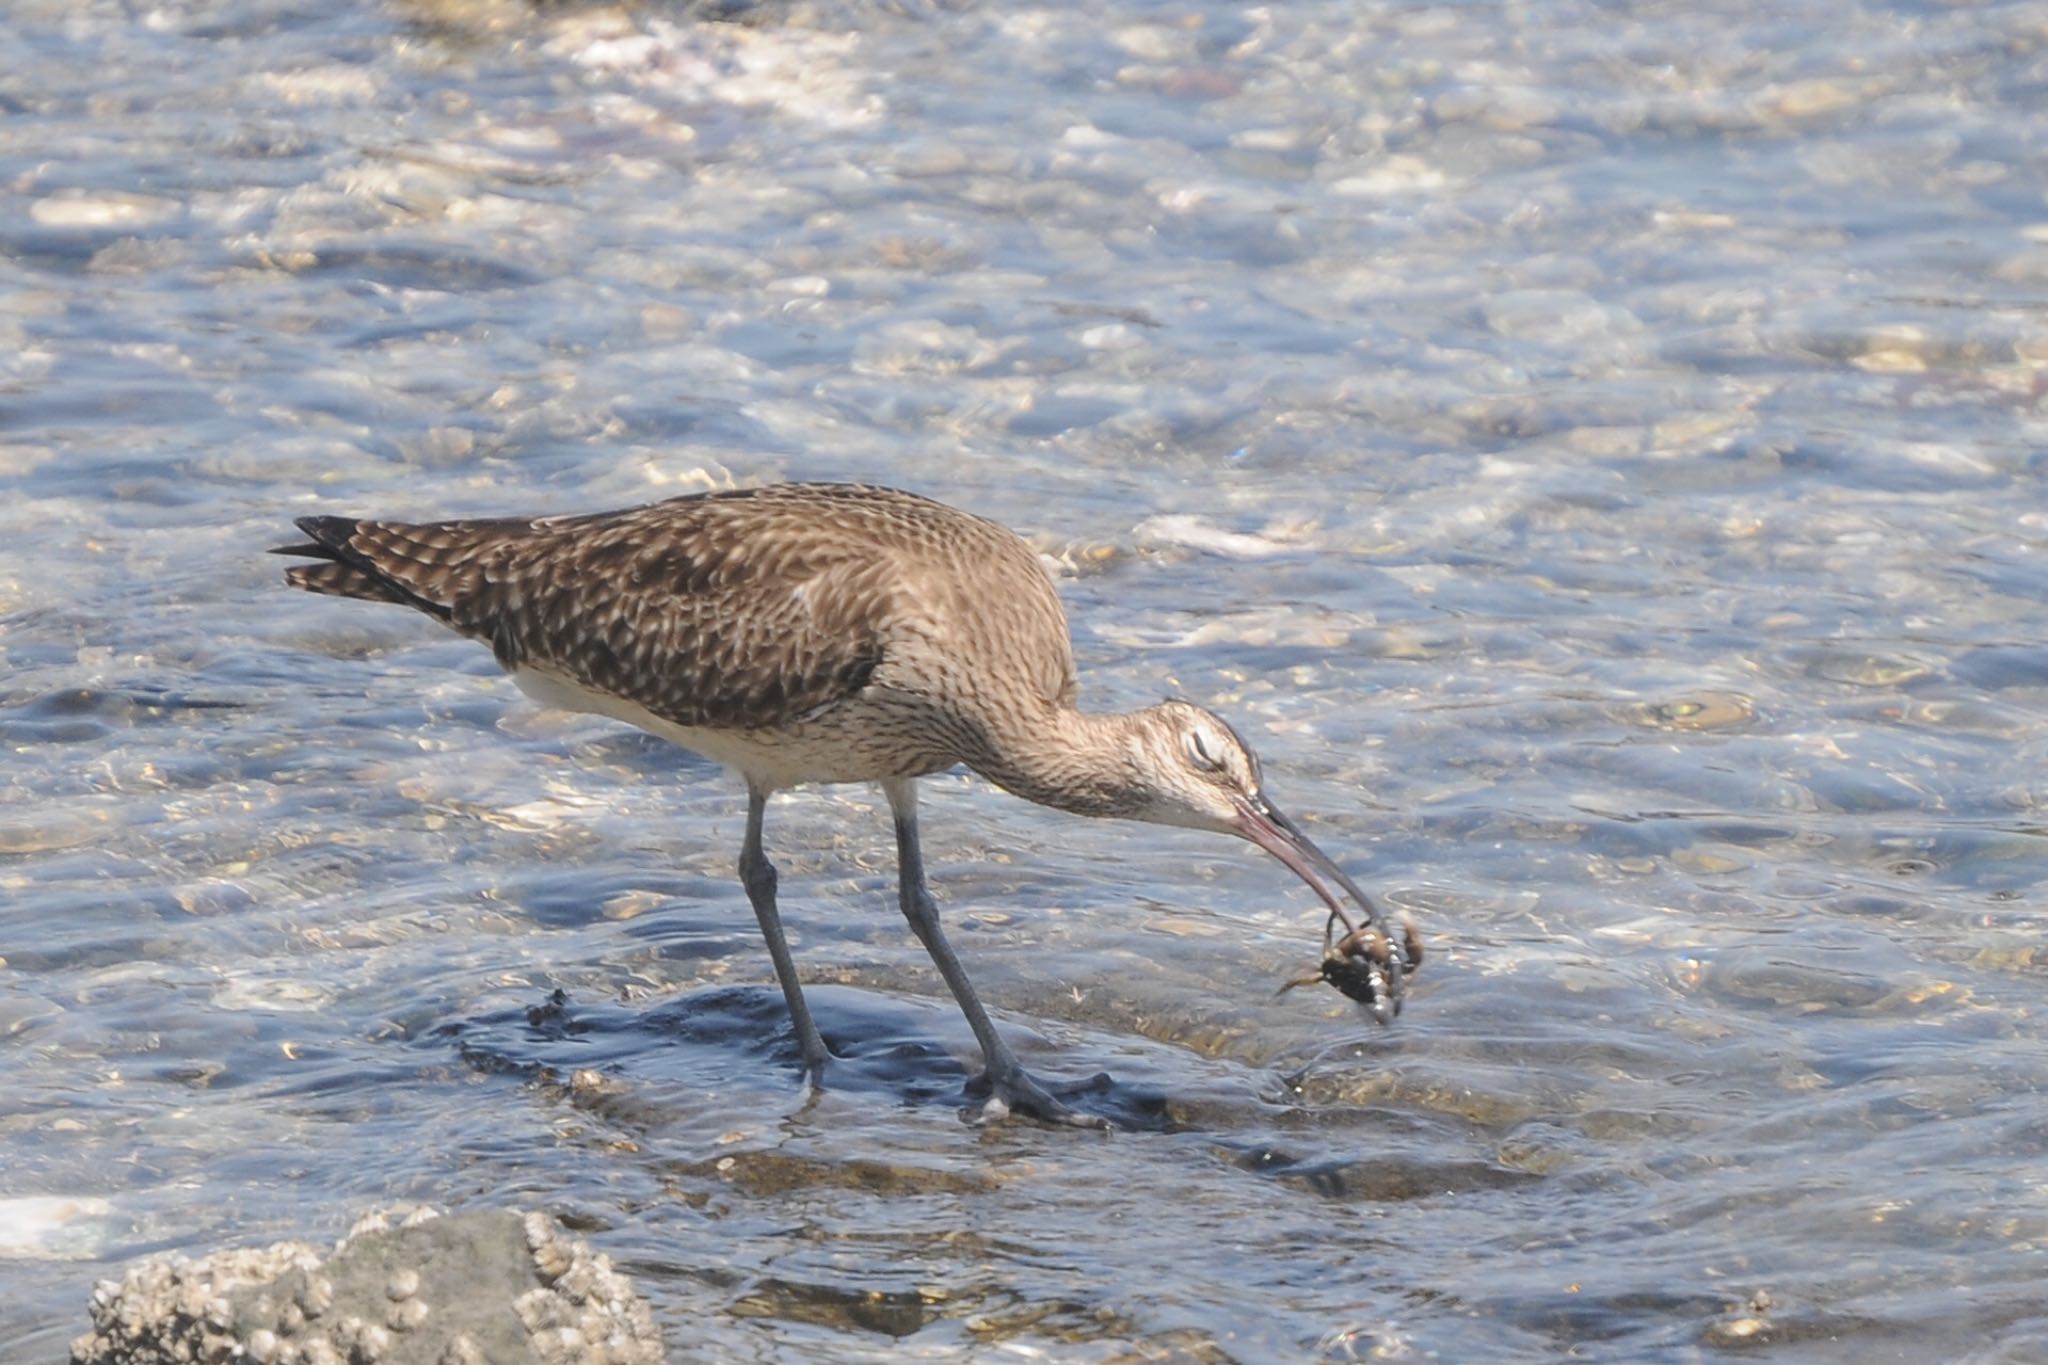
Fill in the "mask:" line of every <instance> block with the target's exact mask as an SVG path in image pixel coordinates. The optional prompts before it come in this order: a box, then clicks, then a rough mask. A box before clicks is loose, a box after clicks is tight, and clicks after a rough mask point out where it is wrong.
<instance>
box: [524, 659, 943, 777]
mask: <svg viewBox="0 0 2048 1365" xmlns="http://www.w3.org/2000/svg"><path fill="white" fill-rule="evenodd" d="M512 681H513V682H514V683H515V684H517V685H518V687H519V690H520V691H521V692H524V693H525V694H526V695H527V696H529V697H531V698H532V699H533V700H534V701H536V702H539V703H540V704H541V705H542V706H552V707H556V708H558V709H560V710H564V711H584V712H589V713H591V714H593V715H599V716H609V717H610V718H611V719H613V720H622V721H624V722H626V724H628V725H632V726H637V727H638V728H640V729H642V730H645V731H647V732H648V733H649V734H652V735H659V736H661V737H662V738H663V739H665V740H668V741H669V742H670V743H672V744H678V745H681V746H682V747H683V748H685V749H688V750H689V751H690V752H692V753H696V754H702V755H704V757H706V758H708V759H710V760H712V761H713V762H714V763H722V764H724V765H725V766H726V767H728V768H731V769H733V770H734V771H736V772H738V773H740V774H741V775H743V776H744V777H745V778H746V779H747V781H748V782H749V783H751V784H753V785H754V786H757V787H764V788H780V787H794V786H797V785H799V784H800V783H804V782H875V781H879V780H881V779H883V778H890V777H914V776H918V775H920V774H922V773H928V772H937V771H939V770H940V769H942V768H948V767H951V766H952V759H951V758H949V757H943V756H939V755H930V756H925V757H923V758H918V759H911V760H909V761H907V762H906V757H905V755H904V754H903V753H902V752H901V751H900V750H898V749H895V748H892V747H890V746H886V745H881V744H878V743H877V740H876V736H875V734H874V732H873V731H872V730H871V729H870V728H869V727H868V726H866V725H864V724H862V723H860V720H859V718H858V717H857V716H851V715H848V716H841V717H837V718H836V719H835V722H832V723H826V722H822V721H821V722H816V723H804V724H799V725H796V726H792V727H788V728H784V729H775V730H722V729H707V728H704V727H700V726H688V725H675V724H672V723H671V722H669V721H665V720H663V719H661V717H659V716H656V715H654V714H653V713H652V712H650V711H648V710H647V709H646V708H645V707H643V706H640V705H638V704H637V703H634V702H630V701H627V700H625V699H624V698H622V697H614V696H611V695H610V694H609V693H604V692H595V691H592V690H591V689H590V688H587V687H584V686H583V685H582V684H580V683H577V682H574V681H572V680H570V679H568V678H564V677H561V676H560V675H558V674H554V673H547V672H543V671H541V670H539V669H535V668H522V669H519V670H517V671H515V672H514V673H513V674H512Z"/></svg>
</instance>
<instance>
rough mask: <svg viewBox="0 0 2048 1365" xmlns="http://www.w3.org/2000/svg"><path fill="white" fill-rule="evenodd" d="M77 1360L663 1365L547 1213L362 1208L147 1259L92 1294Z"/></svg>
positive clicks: (98, 1363)
mask: <svg viewBox="0 0 2048 1365" xmlns="http://www.w3.org/2000/svg"><path fill="white" fill-rule="evenodd" d="M92 1319H93V1330H92V1331H90V1332H88V1333H86V1334H85V1335H84V1336H82V1337H80V1338H78V1339H77V1340H76V1341H74V1342H72V1343H71V1361H72V1365H169V1362H173V1361H176V1362H188V1361H189V1362H199V1363H200V1365H204V1363H206V1362H214V1361H223V1362H224V1361H256V1362H259V1363H260V1365H301V1363H303V1365H320V1363H321V1362H328V1361H333V1362H340V1361H362V1362H371V1361H374V1362H377V1365H461V1363H462V1362H469V1361H490V1362H493V1365H528V1362H531V1365H659V1362H661V1361H663V1360H664V1359H666V1356H665V1353H664V1352H663V1349H662V1344H661V1337H660V1335H659V1334H658V1332H657V1331H656V1329H655V1326H654V1317H653V1313H652V1311H651V1310H650V1309H649V1308H648V1306H647V1301H646V1300H645V1299H643V1298H641V1297H640V1296H639V1295H638V1294H636V1293H634V1291H633V1286H632V1283H631V1282H630V1281H629V1280H627V1279H626V1277H625V1276H623V1275H620V1274H619V1273H618V1272H616V1271H614V1270H613V1269H612V1267H611V1262H610V1260H609V1259H607V1258H606V1257H604V1256H602V1255H599V1254H597V1253H596V1252H593V1251H592V1250H591V1249H590V1246H589V1244H588V1243H586V1242H584V1241H583V1240H582V1239H581V1238H577V1237H570V1236H566V1235H564V1234H562V1233H560V1232H559V1231H558V1230H557V1229H556V1227H555V1224H554V1221H553V1220H552V1219H551V1218H549V1217H548V1216H547V1215H546V1214H543V1213H529V1214H524V1215H522V1214H520V1213H517V1212H514V1211H510V1210H505V1209H490V1210H480V1211H477V1212H472V1213H459V1214H455V1215H452V1216H450V1217H445V1218H444V1217H441V1216H440V1215H439V1214H438V1213H436V1212H435V1211H434V1210H433V1209H429V1208H419V1209H414V1210H412V1211H410V1212H408V1213H405V1214H403V1215H402V1216H397V1217H396V1221H394V1216H393V1215H386V1214H371V1215H369V1216H367V1217H365V1218H364V1219H362V1220H361V1221H360V1222H358V1223H357V1224H356V1226H355V1227H354V1228H353V1229H352V1230H351V1231H350V1233H349V1235H348V1236H347V1237H346V1238H344V1239H343V1240H342V1241H341V1242H340V1243H339V1244H338V1245H337V1246H336V1247H335V1249H334V1253H333V1254H332V1255H331V1256H328V1257H326V1258H324V1259H323V1258H322V1256H321V1254H320V1252H319V1251H318V1249H316V1248H314V1247H312V1246H309V1245H307V1244H306V1243H304V1242H279V1243H276V1244H275V1245H273V1246H269V1247H242V1248H233V1249H230V1250H226V1251H218V1252H214V1253H213V1254H212V1255H209V1256H203V1257H200V1258H198V1259H196V1260H194V1259H190V1258H187V1257H185V1256H182V1255H177V1254H175V1253H174V1254H171V1255H166V1256H157V1257H152V1258H151V1259H149V1260H147V1261H145V1262H143V1263H142V1264H141V1265H140V1266H137V1267H136V1268H135V1269H133V1270H131V1271H129V1272H128V1275H127V1277H126V1278H125V1279H123V1280H122V1281H121V1282H120V1283H119V1284H116V1283H114V1282H113V1281H111V1280H108V1281H103V1282H102V1283H101V1284H100V1285H99V1287H98V1288H97V1289H95V1290H94V1291H93V1300H92Z"/></svg>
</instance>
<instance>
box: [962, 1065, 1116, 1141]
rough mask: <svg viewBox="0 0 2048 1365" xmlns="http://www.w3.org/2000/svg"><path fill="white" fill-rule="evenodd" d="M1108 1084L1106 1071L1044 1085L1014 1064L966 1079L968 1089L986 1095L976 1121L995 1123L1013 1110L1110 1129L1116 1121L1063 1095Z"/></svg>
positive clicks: (1094, 1091)
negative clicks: (999, 1072)
mask: <svg viewBox="0 0 2048 1365" xmlns="http://www.w3.org/2000/svg"><path fill="white" fill-rule="evenodd" d="M1109 1086H1110V1079H1109V1073H1108V1072H1106V1071H1103V1072H1098V1073H1097V1074H1096V1075H1094V1076H1091V1077H1089V1078H1088V1079H1087V1080H1085V1081H1078V1082H1075V1083H1073V1084H1071V1085H1059V1086H1051V1087H1047V1086H1045V1085H1041V1084H1040V1083H1039V1082H1038V1081H1037V1080H1036V1079H1035V1078H1034V1077H1033V1076H1032V1075H1031V1073H1030V1072H1028V1071H1026V1070H1024V1069H1023V1068H1022V1067H1017V1068H1015V1069H1013V1070H1011V1071H1008V1072H1006V1073H1004V1074H1002V1075H1000V1076H998V1075H994V1074H989V1073H984V1074H983V1075H980V1076H977V1077H975V1078H974V1080H972V1081H970V1082H968V1085H967V1093H968V1094H970V1095H986V1096H987V1098H986V1099H984V1100H982V1101H981V1105H980V1108H979V1109H978V1110H977V1111H976V1113H975V1118H976V1121H978V1122H981V1123H997V1122H1000V1121H1001V1120H1003V1119H1006V1118H1008V1117H1009V1116H1010V1115H1012V1114H1022V1115H1023V1116H1024V1117H1025V1118H1029V1119H1036V1120H1038V1121H1039V1122H1040V1123H1045V1124H1050V1125H1052V1126H1054V1127H1063V1128H1094V1129H1097V1130H1099V1131H1101V1132H1105V1133H1106V1132H1110V1131H1113V1130H1114V1129H1115V1128H1116V1125H1115V1124H1114V1123H1112V1122H1110V1121H1109V1120H1108V1119H1106V1118H1103V1117H1102V1116H1101V1115H1100V1114H1090V1113H1087V1112H1085V1111H1083V1110H1080V1109H1076V1108H1074V1107H1073V1106H1072V1105H1070V1104H1068V1103H1067V1102H1066V1100H1065V1099H1064V1098H1063V1097H1064V1096H1074V1095H1100V1094H1103V1093H1104V1092H1106V1091H1107V1090H1108V1089H1109Z"/></svg>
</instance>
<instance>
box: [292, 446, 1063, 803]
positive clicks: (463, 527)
mask: <svg viewBox="0 0 2048 1365" xmlns="http://www.w3.org/2000/svg"><path fill="white" fill-rule="evenodd" d="M299 524H300V527H301V529H303V530H304V531H305V532H306V533H307V534H308V535H309V536H310V537H311V538H312V544H310V545H303V546H293V547H287V548H286V551H285V552H286V553H297V554H305V555H309V556H312V557H316V558H320V559H324V560H325V561H327V562H324V563H318V564H309V565H301V566H298V567H295V568H293V569H292V570H290V572H289V573H288V575H287V577H288V578H289V580H290V581H291V582H292V583H293V584H294V585H295V586H298V587H301V588H305V589H307V590H309V591H313V592H323V593H330V594H336V595H340V596H348V597H360V598H368V599H371V600H378V601H391V602H400V603H404V604H405V605H408V606H412V607H415V608H417V609H419V610H421V611H424V612H426V613H428V614H429V615H432V616H434V617H436V618H438V619H440V620H442V621H443V622H445V623H446V624H448V625H449V626H450V627H452V628H454V629H456V630H458V631H460V632H462V633H463V634H465V635H468V636H471V637H473V638H475V639H478V640H482V641H484V642H486V643H488V644H489V645H490V646H491V648H492V650H493V651H494V652H495V653H496V655H497V657H498V661H499V662H500V663H501V664H502V665H504V667H505V668H506V669H507V670H508V671H510V672H512V673H513V674H514V675H515V676H522V675H525V674H528V673H533V672H538V673H540V674H543V675H546V676H547V677H549V678H552V679H556V680H559V681H560V682H562V683H564V684H566V685H567V686H569V687H570V688H572V689H581V690H587V691H589V692H591V693H595V694H598V695H599V696H601V697H605V698H615V699H618V700H619V701H621V702H623V703H627V704H629V705H630V706H631V707H634V708H639V709H641V710H644V711H645V712H646V713H647V714H648V715H650V716H651V717H653V718H654V719H656V720H658V721H660V722H662V723H664V724H666V725H668V726H671V727H676V728H677V729H679V730H690V731H703V730H713V731H741V732H768V733H770V734H774V733H782V734H786V735H789V736H797V735H798V734H799V733H800V732H802V731H804V730H805V729H806V727H816V726H818V725H819V724H821V723H825V724H829V723H831V721H832V718H833V716H834V714H835V713H840V719H841V720H842V721H847V722H852V721H859V722H860V723H862V724H865V725H873V724H874V723H876V722H878V721H880V722H886V723H888V724H889V725H890V726H892V727H893V728H894V729H895V730H897V731H900V732H902V733H901V734H900V735H898V737H897V741H896V742H897V744H898V747H899V748H903V747H905V746H906V745H908V747H912V748H918V749H921V750H922V751H923V752H922V753H921V754H920V756H919V757H918V758H917V759H916V761H915V763H913V764H911V765H910V766H915V767H918V768H919V769H920V770H922V771H931V770H932V768H933V767H943V766H946V765H947V764H948V763H950V762H954V761H960V760H962V759H967V760H970V761H971V759H972V757H973V754H972V753H971V752H965V751H958V750H962V749H963V748H966V749H971V746H972V744H973V742H974V731H975V727H976V725H977V723H978V722H977V715H978V713H979V712H981V711H982V710H984V709H985V708H989V707H1012V708H1014V707H1018V706H1047V705H1053V706H1057V705H1065V704H1071V702H1072V700H1073V695H1074V691H1075V685H1076V684H1075V675H1074V660H1073V652H1072V647H1071V645H1070V643H1069V641H1068V635H1067V626H1066V618H1065V615H1064V613H1063V612H1062V611H1061V608H1060V603H1059V598H1058V595H1057V594H1056V593H1055V592H1054V590H1053V587H1052V583H1051V581H1050V579H1049V578H1048V577H1047V575H1046V573H1045V570H1044V568H1043V566H1042V565H1041V564H1040V562H1039V560H1038V557H1037V555H1036V554H1035V553H1034V552H1033V551H1032V550H1031V548H1030V547H1029V546H1028V545H1026V544H1025V543H1024V542H1023V541H1022V540H1020V539H1019V538H1018V537H1017V536H1016V535H1015V534H1013V533H1012V532H1010V531H1009V530H1007V529H1006V528H1004V527H1002V526H1000V525H998V524H997V523H995V522H992V521H988V520H986V519H984V518H981V517H976V516H972V515H970V514H968V513H965V512H961V511H959V510H957V509H954V508H951V507H947V506H945V505H943V504H941V503H936V502H933V501H931V500H929V499H927V498H921V497H918V496H916V495H914V494H910V493H903V492H898V491H895V490H893V489H883V488H871V487H864V486H859V485H842V484H782V485H774V486H770V487H766V488H757V489H743V490H735V491H731V492H717V493H706V494H698V495H695V496H690V497H683V498H674V499H670V500H668V501H666V502H660V503H655V504H652V505H649V506H645V507H637V508H631V509H628V510H625V511H619V512H604V513H595V514H590V515H581V516H570V517H551V518H542V519H538V520H524V519H507V518H496V519H489V520H467V521H443V522H427V523H415V522H396V521H375V520H353V519H348V518H339V517H308V518H304V519H302V520H301V521H300V523H299ZM878 708H879V709H878ZM869 710H875V711H876V714H873V715H864V714H861V713H862V712H864V711H869ZM933 727H936V728H935V729H934V728H933ZM949 730H957V731H958V733H948V731H949ZM913 731H916V732H919V733H918V734H916V735H913V734H912V732H913ZM926 732H928V733H926ZM685 738H686V742H687V737H685ZM912 738H916V740H917V743H916V744H910V743H909V741H910V740H911V739H912ZM700 747H701V746H700ZM941 760H943V761H941ZM855 775H856V776H868V775H872V776H894V775H902V774H897V773H873V774H865V773H863V774H855Z"/></svg>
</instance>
